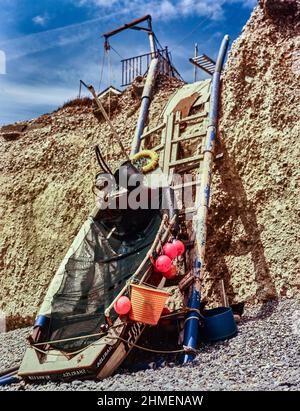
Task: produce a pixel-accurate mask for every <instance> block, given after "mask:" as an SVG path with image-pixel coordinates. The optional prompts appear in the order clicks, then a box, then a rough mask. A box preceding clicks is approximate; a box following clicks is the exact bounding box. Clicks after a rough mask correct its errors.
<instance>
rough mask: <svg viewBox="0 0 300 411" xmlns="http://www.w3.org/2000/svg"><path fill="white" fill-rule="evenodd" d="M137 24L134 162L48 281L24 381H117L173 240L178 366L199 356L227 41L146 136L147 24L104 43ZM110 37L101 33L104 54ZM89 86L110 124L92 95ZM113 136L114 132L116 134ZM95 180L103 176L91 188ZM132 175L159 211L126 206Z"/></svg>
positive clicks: (120, 173) (151, 322) (150, 322)
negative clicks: (182, 318) (139, 86)
mask: <svg viewBox="0 0 300 411" xmlns="http://www.w3.org/2000/svg"><path fill="white" fill-rule="evenodd" d="M143 21H147V22H148V34H149V39H150V47H151V56H152V60H151V63H150V66H149V69H148V71H147V76H146V83H145V86H144V91H143V95H142V101H141V107H140V116H139V120H138V124H137V128H136V133H135V136H134V138H133V141H132V148H131V154H130V156H127V155H126V150H124V158H121V159H120V166H119V168H118V169H117V170H116V172H115V173H114V175H113V177H114V179H115V181H116V184H115V186H114V187H113V189H112V190H111V191H110V192H109V193H108V194H107V195H106V196H104V197H105V202H106V206H105V207H103V198H104V197H103V196H102V197H101V201H102V202H101V201H100V203H99V204H98V205H97V207H95V209H94V210H93V211H92V212H91V214H90V216H89V217H88V219H87V220H86V221H85V223H84V224H83V225H82V227H81V229H80V231H79V233H78V234H77V236H76V237H75V239H74V241H73V243H72V245H71V247H70V248H69V250H68V252H67V254H66V256H65V257H64V259H63V261H62V263H61V265H60V266H59V268H58V270H57V272H56V273H55V275H54V277H53V280H52V282H51V284H50V287H49V289H48V292H47V294H46V296H45V299H44V301H43V304H42V307H41V309H40V312H39V314H38V316H37V318H36V322H35V325H34V328H33V332H32V334H31V335H30V336H29V338H28V347H27V350H26V352H25V355H24V358H23V361H22V363H21V366H20V368H19V370H18V376H19V377H20V378H22V379H23V380H25V381H26V382H32V383H40V382H45V381H70V380H73V379H103V378H105V377H108V376H110V375H111V374H113V373H114V372H115V371H116V370H117V369H118V367H119V366H120V365H121V364H122V363H123V361H124V360H125V358H126V357H127V355H128V353H129V352H130V350H131V349H132V347H134V346H135V345H136V344H137V342H138V339H139V338H140V336H141V335H142V333H143V331H144V330H145V328H146V327H150V326H152V327H153V326H155V325H156V324H157V321H158V320H159V317H160V315H161V312H162V309H163V307H164V304H165V301H166V299H167V298H168V293H167V292H166V291H165V290H166V288H165V287H166V285H167V284H168V280H167V279H166V276H164V275H163V273H162V272H160V271H159V270H158V269H157V267H156V265H155V261H156V260H157V258H158V257H159V256H161V255H162V254H163V250H164V246H165V244H167V243H170V242H171V243H172V241H174V240H179V241H181V243H182V244H184V248H185V252H184V253H183V254H182V255H181V257H179V258H177V263H178V267H177V277H176V279H175V281H174V280H173V282H172V284H173V285H174V284H175V287H177V288H178V290H179V292H180V293H181V294H182V298H183V300H184V301H185V302H186V307H187V308H189V310H188V311H187V312H188V314H187V318H186V326H185V327H186V329H185V341H184V348H183V350H182V351H183V353H184V355H185V359H184V361H189V360H191V359H192V358H193V356H194V354H195V353H194V352H193V350H195V348H196V341H197V332H198V331H197V329H198V325H199V315H200V311H199V308H200V288H199V281H200V276H201V270H202V269H203V263H204V250H205V242H206V230H205V220H206V213H207V208H208V200H209V187H210V175H211V165H212V161H213V151H214V141H215V137H216V122H217V106H218V95H219V82H220V73H221V69H222V66H223V62H224V57H225V53H226V49H227V45H228V37H227V36H225V38H224V40H223V42H222V45H221V48H220V52H219V57H218V61H217V62H216V63H214V62H212V60H211V61H210V64H207V63H205V65H204V67H206V69H207V67H209V70H210V71H211V73H210V74H212V80H211V79H208V80H203V81H198V82H194V83H191V84H185V85H183V86H182V87H181V88H180V89H178V90H177V91H176V92H175V93H174V95H173V96H172V97H171V98H170V100H169V101H168V103H167V104H166V106H165V108H164V109H163V111H162V113H161V116H160V119H159V121H158V124H157V125H156V126H155V127H153V128H151V129H148V128H147V127H145V118H146V115H147V112H148V108H149V105H150V102H151V95H152V93H153V89H154V84H155V77H156V74H157V70H158V66H159V63H160V56H159V53H157V50H156V49H155V44H154V37H153V32H152V27H151V17H150V16H145V17H143V18H142V19H138V20H135V21H134V22H131V23H129V24H127V25H125V26H122V27H121V28H119V29H117V30H114V31H113V32H111V33H109V35H111V34H112V33H113V34H116V33H117V32H119V31H121V30H122V29H125V28H128V27H131V26H132V27H133V26H134V27H137V24H140V23H141V22H143ZM109 35H108V34H106V35H105V40H106V47H108V46H107V40H108V37H109ZM197 64H199V62H198V63H197ZM88 88H89V90H90V91H91V92H92V94H93V96H94V98H95V101H96V104H98V106H99V109H100V110H101V111H102V112H103V115H104V117H107V116H106V113H105V110H104V108H103V106H102V104H101V102H100V100H99V99H97V96H96V94H95V91H94V89H93V88H92V87H91V86H88ZM107 121H109V118H107ZM111 126H112V125H111ZM112 131H113V132H114V133H115V130H114V129H113V126H112ZM116 138H118V136H117V135H116ZM120 144H121V142H120ZM121 148H122V149H124V148H123V147H121ZM98 157H99V161H100V163H102V165H103V170H104V172H107V171H109V170H107V165H105V164H103V158H102V156H101V153H99V152H98ZM187 173H188V174H189V176H190V179H189V181H186V179H185V176H186V175H187ZM124 176H125V177H124ZM178 176H179V177H178ZM101 177H103V176H102V175H101V174H99V175H98V176H97V178H98V180H97V181H99V180H101ZM123 177H124V178H125V180H124V179H123V180H122V178H123ZM128 177H131V178H133V180H134V185H133V186H134V189H136V188H137V187H139V189H140V190H142V196H144V195H145V194H147V195H149V196H150V198H151V199H153V198H155V199H156V200H157V201H156V206H155V207H151V205H149V204H150V203H149V204H148V203H147V204H148V206H147V207H138V208H133V207H131V206H130V201H129V198H130V195H131V193H132V189H131V188H130V187H129V186H128ZM175 177H176V178H177V180H176V178H175ZM178 178H179V180H178ZM174 179H175V180H176V181H175V180H174ZM121 180H122V181H125V182H126V184H125V185H124V183H122V181H121ZM98 188H99V185H98ZM186 189H189V190H190V193H191V196H189V201H186V200H185V199H183V198H182V193H183V191H184V190H186ZM100 191H101V190H100ZM190 200H191V201H190ZM124 204H125V206H124ZM122 205H123V206H122ZM120 297H127V298H128V299H129V300H131V303H132V307H131V311H130V312H128V313H127V314H126V315H121V314H118V313H117V312H116V311H117V310H116V303H117V302H118V301H119V299H120ZM134 301H135V307H134ZM152 303H153V304H154V305H151V304H152ZM155 304H156V305H155ZM148 306H149V307H150V311H149V307H148ZM157 306H159V307H158V308H157ZM147 307H148V308H147ZM134 310H135V311H134ZM155 310H156V311H157V312H155ZM155 316H156V318H153V317H155Z"/></svg>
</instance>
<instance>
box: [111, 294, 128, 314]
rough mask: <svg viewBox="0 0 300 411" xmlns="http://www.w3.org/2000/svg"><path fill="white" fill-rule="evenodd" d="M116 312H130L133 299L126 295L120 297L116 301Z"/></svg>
mask: <svg viewBox="0 0 300 411" xmlns="http://www.w3.org/2000/svg"><path fill="white" fill-rule="evenodd" d="M114 309H115V312H116V313H117V314H119V315H125V314H128V313H129V311H130V310H131V301H130V300H129V298H128V297H126V296H125V295H122V297H120V298H118V299H117V301H116V302H115V303H114Z"/></svg>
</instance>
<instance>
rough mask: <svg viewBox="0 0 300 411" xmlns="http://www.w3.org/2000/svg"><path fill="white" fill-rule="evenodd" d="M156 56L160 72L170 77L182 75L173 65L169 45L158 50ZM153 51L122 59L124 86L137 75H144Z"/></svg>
mask: <svg viewBox="0 0 300 411" xmlns="http://www.w3.org/2000/svg"><path fill="white" fill-rule="evenodd" d="M155 53H156V57H158V59H159V68H158V72H159V73H162V74H165V75H167V76H168V77H177V76H180V75H179V73H178V72H177V70H176V69H175V68H174V67H173V66H172V63H171V55H170V52H169V51H168V47H166V48H165V49H162V50H156V52H155ZM151 60H152V53H147V54H141V55H139V56H134V57H130V58H128V59H124V60H121V63H122V84H121V85H122V86H128V85H129V84H131V83H132V82H133V80H134V79H135V78H136V77H137V76H144V75H145V74H146V73H147V71H148V69H149V66H150V63H151Z"/></svg>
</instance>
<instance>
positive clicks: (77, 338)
mask: <svg viewBox="0 0 300 411" xmlns="http://www.w3.org/2000/svg"><path fill="white" fill-rule="evenodd" d="M153 288H154V287H153ZM188 312H197V313H198V314H199V315H201V316H202V314H201V313H200V311H199V310H198V309H196V308H186V309H183V310H182V311H179V312H178V311H177V312H175V313H171V314H166V315H162V316H161V319H167V318H171V317H174V316H178V315H180V314H186V313H188ZM190 318H197V319H198V317H190ZM122 326H123V324H118V325H112V326H111V327H109V329H110V330H111V329H116V328H120V327H122ZM104 335H106V337H107V338H112V339H116V338H119V337H109V336H108V335H107V333H106V332H101V333H95V334H87V335H81V336H79V337H71V338H63V339H60V340H52V341H43V342H40V343H36V344H33V345H32V347H35V348H36V347H38V346H41V345H47V344H49V345H51V344H58V343H62V342H69V341H78V340H84V339H87V338H93V337H100V338H101V337H103V336H104ZM124 341H125V340H124ZM92 344H95V342H94V343H92ZM85 348H87V347H85ZM85 348H84V349H85ZM72 354H74V352H72Z"/></svg>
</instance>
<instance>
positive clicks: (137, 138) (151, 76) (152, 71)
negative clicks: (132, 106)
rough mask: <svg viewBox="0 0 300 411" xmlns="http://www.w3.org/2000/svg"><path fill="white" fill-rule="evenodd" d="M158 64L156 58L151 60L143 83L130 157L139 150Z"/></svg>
mask: <svg viewBox="0 0 300 411" xmlns="http://www.w3.org/2000/svg"><path fill="white" fill-rule="evenodd" d="M158 64H159V60H158V58H157V57H156V58H153V59H152V60H151V63H150V66H149V70H148V74H147V78H146V83H145V86H144V90H143V95H142V102H141V107H140V112H139V118H138V122H137V126H136V130H135V135H134V138H133V141H132V145H131V155H133V154H136V153H137V152H138V151H139V150H140V146H141V136H142V134H143V131H144V128H145V121H146V118H147V116H148V110H149V106H150V103H151V97H152V94H153V90H154V85H155V78H156V73H157V70H158Z"/></svg>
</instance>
